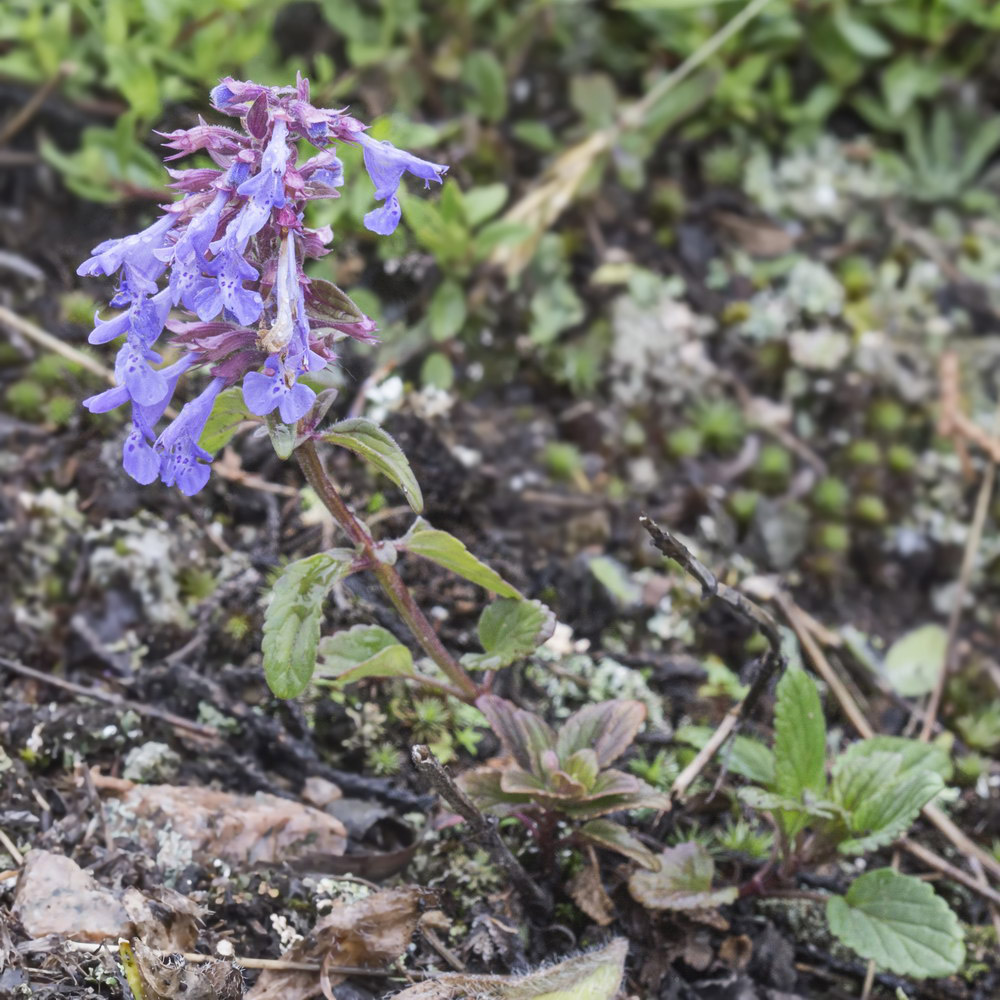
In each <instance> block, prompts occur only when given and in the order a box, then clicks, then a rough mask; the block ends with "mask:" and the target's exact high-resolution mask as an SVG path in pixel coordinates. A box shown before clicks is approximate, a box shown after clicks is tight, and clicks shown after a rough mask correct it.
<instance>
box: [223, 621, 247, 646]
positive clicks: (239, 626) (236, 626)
mask: <svg viewBox="0 0 1000 1000" xmlns="http://www.w3.org/2000/svg"><path fill="white" fill-rule="evenodd" d="M223 628H224V629H225V630H226V634H227V635H230V636H232V637H233V638H234V639H236V640H237V642H238V641H239V640H240V639H244V638H246V637H247V636H248V635H249V634H250V619H249V618H247V616H246V615H230V616H229V617H228V618H227V619H226V623H225V625H224V626H223Z"/></svg>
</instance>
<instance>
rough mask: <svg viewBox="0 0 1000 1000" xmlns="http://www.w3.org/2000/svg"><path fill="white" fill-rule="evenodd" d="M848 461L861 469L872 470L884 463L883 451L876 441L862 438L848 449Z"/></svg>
mask: <svg viewBox="0 0 1000 1000" xmlns="http://www.w3.org/2000/svg"><path fill="white" fill-rule="evenodd" d="M847 461H848V462H850V464H851V465H854V466H857V467H859V468H871V467H872V466H875V465H878V464H879V462H881V461H882V449H881V448H879V446H878V444H877V443H876V442H875V441H870V440H868V439H867V438H862V439H861V440H859V441H855V442H854V443H853V444H852V445H851V446H850V447H849V448H848V449H847Z"/></svg>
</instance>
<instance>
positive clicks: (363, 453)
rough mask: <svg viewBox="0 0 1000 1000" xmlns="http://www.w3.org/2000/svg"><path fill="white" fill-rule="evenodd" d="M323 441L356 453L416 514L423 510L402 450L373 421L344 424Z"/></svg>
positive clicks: (327, 433) (329, 430)
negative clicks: (394, 488) (393, 488)
mask: <svg viewBox="0 0 1000 1000" xmlns="http://www.w3.org/2000/svg"><path fill="white" fill-rule="evenodd" d="M323 440H324V441H327V442H329V443H330V444H337V445H340V447H342V448H347V449H349V450H350V451H353V452H354V453H355V454H356V455H358V456H360V457H361V458H363V459H364V460H365V461H366V462H367V463H368V464H369V465H371V466H373V467H374V468H375V469H377V470H378V471H379V472H381V473H382V475H383V476H385V477H386V478H387V479H391V480H392V481H393V482H394V483H395V484H396V485H397V486H398V487H399V489H400V491H401V492H402V494H403V496H404V497H406V502H407V503H408V504H409V505H410V507H411V509H412V510H413V511H414V513H417V514H419V513H420V511H422V510H423V508H424V496H423V494H422V493H421V492H420V484H419V483H418V482H417V479H416V476H414V475H413V470H412V469H411V468H410V463H409V462H408V461H407V460H406V456H405V455H404V454H403V449H402V448H400V447H399V445H398V444H396V442H395V441H394V440H393V438H392V437H391V436H390V435H389V434H388V433H387V432H386V431H384V430H383V429H382V428H381V427H379V425H378V424H376V423H375V422H374V421H373V420H368V419H366V418H365V417H352V418H350V419H348V420H341V421H340V423H337V424H334V425H333V426H332V427H328V428H327V429H326V430H325V431H324V432H323Z"/></svg>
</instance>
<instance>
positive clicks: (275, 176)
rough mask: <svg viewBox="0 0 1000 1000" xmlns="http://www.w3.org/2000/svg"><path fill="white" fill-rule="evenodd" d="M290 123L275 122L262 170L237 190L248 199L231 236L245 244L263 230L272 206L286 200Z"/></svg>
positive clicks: (265, 151)
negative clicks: (286, 168) (285, 177)
mask: <svg viewBox="0 0 1000 1000" xmlns="http://www.w3.org/2000/svg"><path fill="white" fill-rule="evenodd" d="M287 135H288V126H287V125H286V124H285V123H284V122H283V121H280V120H279V121H276V122H275V123H274V134H273V135H272V136H271V141H270V142H269V143H268V144H267V149H265V150H264V155H263V156H262V157H261V160H260V170H259V171H257V173H256V174H254V176H253V177H251V178H249V179H248V180H245V181H244V182H243V183H242V184H241V185H240V186H239V187H238V188H237V189H236V193H237V194H238V195H241V196H242V197H244V198H246V199H247V202H246V204H245V205H244V206H243V210H242V211H241V212H240V214H239V215H238V216H237V218H236V221H235V222H234V223H233V224H232V226H230V230H231V234H228V233H227V235H229V236H230V238H231V239H233V240H235V241H236V243H238V244H239V245H240V246H242V245H243V244H244V243H246V241H247V240H248V239H250V237H251V236H253V235H255V234H256V233H258V232H260V230H261V228H262V227H263V225H264V223H265V222H267V220H268V217H269V216H270V214H271V209H272V208H281V206H282V205H284V204H285V184H284V176H285V165H286V164H287V162H288V143H287V142H286V141H285V139H286V137H287Z"/></svg>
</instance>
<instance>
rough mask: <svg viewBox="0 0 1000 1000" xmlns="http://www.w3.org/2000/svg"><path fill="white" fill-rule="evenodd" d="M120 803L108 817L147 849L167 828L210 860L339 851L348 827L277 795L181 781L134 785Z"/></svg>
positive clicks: (272, 859)
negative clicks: (254, 793)
mask: <svg viewBox="0 0 1000 1000" xmlns="http://www.w3.org/2000/svg"><path fill="white" fill-rule="evenodd" d="M121 804H122V808H121V809H120V810H115V811H109V815H108V823H109V825H110V826H111V827H112V832H113V833H114V832H115V830H114V827H115V825H116V824H117V826H118V827H122V826H123V824H124V823H125V822H126V818H127V817H129V816H134V817H137V818H138V819H140V820H146V821H147V822H146V823H135V822H134V820H128V830H127V831H125V830H124V829H122V830H121V832H122V833H123V834H124V833H126V832H127V834H128V835H129V836H130V837H136V836H138V837H139V838H140V839H142V840H143V841H144V842H145V846H146V847H147V849H148V850H150V852H151V853H153V854H155V853H156V850H157V842H156V836H157V834H158V833H162V832H163V831H169V832H170V833H171V834H173V835H174V836H178V837H181V838H183V839H184V840H185V841H187V842H188V844H190V847H191V853H192V855H193V856H194V857H195V858H196V859H197V860H199V861H201V862H203V863H206V864H210V863H212V862H213V861H214V860H216V859H221V860H222V861H225V862H227V863H228V864H231V865H237V866H241V867H243V866H251V865H268V864H276V863H279V862H289V861H294V860H295V859H296V858H297V857H299V856H300V855H302V854H306V853H308V854H310V855H340V854H343V853H344V850H345V848H346V847H347V831H346V830H345V829H344V825H343V824H342V823H341V822H340V820H338V819H336V818H334V817H333V816H328V815H327V814H326V813H324V812H321V811H320V810H319V809H313V808H312V807H311V806H305V805H302V804H301V803H299V802H293V801H291V800H289V799H281V798H278V796H276V795H266V794H264V793H263V792H259V793H258V794H257V795H234V794H232V793H230V792H219V791H215V790H213V789H211V788H199V787H197V786H185V785H135V786H133V787H132V788H131V789H129V790H128V791H127V792H125V794H124V795H123V796H122V798H121Z"/></svg>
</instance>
